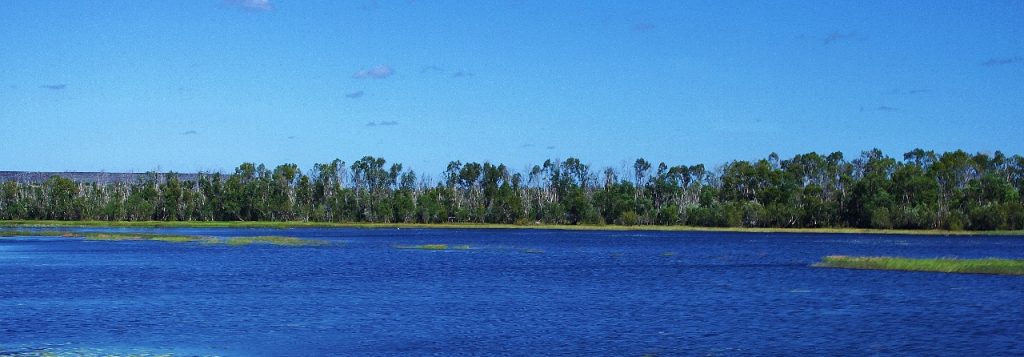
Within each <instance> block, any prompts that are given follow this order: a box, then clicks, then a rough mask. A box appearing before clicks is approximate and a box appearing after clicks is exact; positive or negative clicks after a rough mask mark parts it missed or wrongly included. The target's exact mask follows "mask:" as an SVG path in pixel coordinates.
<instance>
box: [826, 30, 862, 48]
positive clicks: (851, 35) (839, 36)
mask: <svg viewBox="0 0 1024 357" xmlns="http://www.w3.org/2000/svg"><path fill="white" fill-rule="evenodd" d="M858 37H859V36H858V35H857V33H856V32H846V33H843V32H832V33H830V34H828V35H827V36H825V38H824V39H822V40H821V42H822V43H824V44H826V45H831V44H833V43H836V42H839V41H846V40H852V39H855V38H858Z"/></svg>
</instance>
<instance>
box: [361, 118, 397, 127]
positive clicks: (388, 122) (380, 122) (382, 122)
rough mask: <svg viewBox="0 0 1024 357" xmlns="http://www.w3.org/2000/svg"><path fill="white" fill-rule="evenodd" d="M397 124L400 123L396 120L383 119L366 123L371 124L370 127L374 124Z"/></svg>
mask: <svg viewBox="0 0 1024 357" xmlns="http://www.w3.org/2000/svg"><path fill="white" fill-rule="evenodd" d="M395 125H398V122H397V121H394V120H382V121H378V122H373V121H371V122H369V123H366V126H369V127H374V126H395Z"/></svg>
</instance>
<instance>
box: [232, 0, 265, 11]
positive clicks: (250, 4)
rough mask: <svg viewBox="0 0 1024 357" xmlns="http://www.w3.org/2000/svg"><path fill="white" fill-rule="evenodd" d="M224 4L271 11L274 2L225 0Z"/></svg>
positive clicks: (263, 0)
mask: <svg viewBox="0 0 1024 357" xmlns="http://www.w3.org/2000/svg"><path fill="white" fill-rule="evenodd" d="M224 4H225V5H228V6H232V7H237V8H239V9H242V10H247V11H270V10H273V9H274V4H271V3H270V0H224Z"/></svg>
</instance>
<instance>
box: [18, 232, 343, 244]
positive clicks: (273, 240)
mask: <svg viewBox="0 0 1024 357" xmlns="http://www.w3.org/2000/svg"><path fill="white" fill-rule="evenodd" d="M0 237H64V238H81V239H85V240H92V241H157V242H166V243H202V244H205V245H215V244H224V245H228V246H244V245H250V244H270V245H278V246H286V247H315V246H326V245H330V242H329V241H325V240H316V239H301V238H295V237H282V236H259V237H231V238H225V239H219V238H216V237H206V236H185V235H172V234H152V233H98V232H60V231H24V230H21V231H19V230H6V231H0Z"/></svg>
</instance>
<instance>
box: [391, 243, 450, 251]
mask: <svg viewBox="0 0 1024 357" xmlns="http://www.w3.org/2000/svg"><path fill="white" fill-rule="evenodd" d="M395 248H397V249H419V250H448V245H447V244H420V245H396V246H395Z"/></svg>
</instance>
